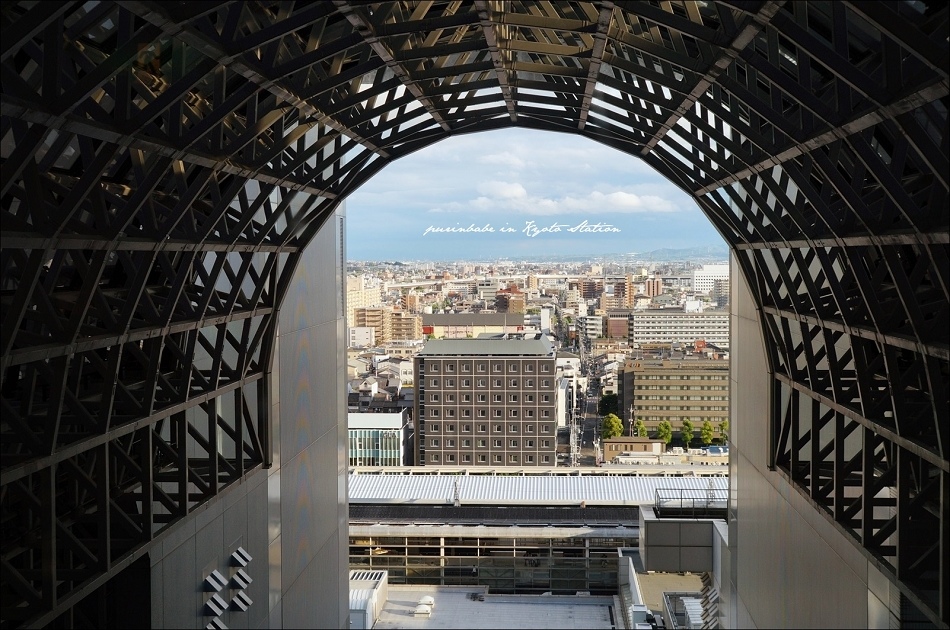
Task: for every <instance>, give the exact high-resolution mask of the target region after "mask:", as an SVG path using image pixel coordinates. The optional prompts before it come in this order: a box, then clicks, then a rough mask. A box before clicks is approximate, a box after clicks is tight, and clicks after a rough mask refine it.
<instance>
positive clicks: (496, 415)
mask: <svg viewBox="0 0 950 630" xmlns="http://www.w3.org/2000/svg"><path fill="white" fill-rule="evenodd" d="M494 412H495V413H494V414H493V415H494V416H495V417H496V418H500V417H501V415H502V410H501V409H495V410H494Z"/></svg>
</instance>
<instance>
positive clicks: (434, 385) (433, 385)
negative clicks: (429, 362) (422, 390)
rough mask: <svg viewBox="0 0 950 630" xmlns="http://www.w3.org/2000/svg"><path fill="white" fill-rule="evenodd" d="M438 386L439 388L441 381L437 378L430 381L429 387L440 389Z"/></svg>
mask: <svg viewBox="0 0 950 630" xmlns="http://www.w3.org/2000/svg"><path fill="white" fill-rule="evenodd" d="M438 386H439V379H437V378H431V379H429V387H438Z"/></svg>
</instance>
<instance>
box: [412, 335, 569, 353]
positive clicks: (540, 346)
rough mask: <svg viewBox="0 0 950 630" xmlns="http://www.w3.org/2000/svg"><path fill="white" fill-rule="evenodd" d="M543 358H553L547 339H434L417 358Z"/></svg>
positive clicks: (552, 350) (551, 348)
mask: <svg viewBox="0 0 950 630" xmlns="http://www.w3.org/2000/svg"><path fill="white" fill-rule="evenodd" d="M473 355H477V356H483V355H495V356H542V357H553V356H554V347H553V346H552V345H551V342H550V341H548V340H547V339H433V340H430V341H428V342H426V345H425V348H423V349H422V351H420V352H419V353H418V354H417V355H416V356H418V357H427V356H473Z"/></svg>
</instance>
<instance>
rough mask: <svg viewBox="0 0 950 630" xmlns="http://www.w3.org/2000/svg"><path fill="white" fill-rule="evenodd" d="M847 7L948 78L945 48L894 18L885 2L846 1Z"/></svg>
mask: <svg viewBox="0 0 950 630" xmlns="http://www.w3.org/2000/svg"><path fill="white" fill-rule="evenodd" d="M846 4H847V5H848V8H850V9H851V10H852V11H854V12H855V13H857V14H858V15H860V16H861V17H863V18H864V19H865V20H867V21H868V22H870V23H871V24H873V25H874V28H876V29H878V30H879V31H881V32H882V33H886V34H887V35H888V36H889V37H892V38H893V39H895V40H897V41H899V42H900V43H901V48H903V49H905V50H906V51H908V52H909V53H910V54H912V55H914V56H915V57H917V58H918V59H920V60H921V61H922V62H923V63H924V64H925V65H926V66H927V67H928V68H930V69H931V70H933V71H934V72H937V73H938V74H939V75H940V76H942V77H943V78H945V79H946V78H948V76H950V72H948V62H947V50H946V49H945V48H944V49H941V48H940V47H939V46H937V45H936V44H934V42H933V41H931V40H930V38H928V37H926V34H924V33H921V32H920V31H917V30H913V29H910V28H907V26H906V24H904V23H903V22H902V21H901V20H895V19H894V17H895V15H894V14H893V12H892V11H891V10H890V9H889V8H888V5H887V3H881V2H846Z"/></svg>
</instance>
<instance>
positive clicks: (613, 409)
mask: <svg viewBox="0 0 950 630" xmlns="http://www.w3.org/2000/svg"><path fill="white" fill-rule="evenodd" d="M618 413H620V403H619V401H618V400H617V394H604V395H603V396H601V397H600V400H599V401H598V402H597V415H598V416H606V415H607V414H613V415H617V414H618Z"/></svg>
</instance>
